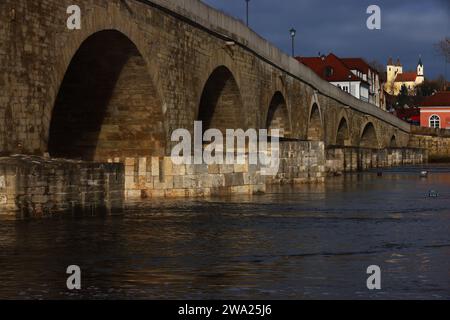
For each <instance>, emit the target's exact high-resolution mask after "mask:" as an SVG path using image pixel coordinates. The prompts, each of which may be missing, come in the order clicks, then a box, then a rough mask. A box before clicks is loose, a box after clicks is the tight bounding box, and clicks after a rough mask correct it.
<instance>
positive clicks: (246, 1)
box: [245, 0, 250, 27]
mask: <svg viewBox="0 0 450 320" xmlns="http://www.w3.org/2000/svg"><path fill="white" fill-rule="evenodd" d="M249 2H250V0H245V3H246V6H247V11H246V12H247V27H248V3H249Z"/></svg>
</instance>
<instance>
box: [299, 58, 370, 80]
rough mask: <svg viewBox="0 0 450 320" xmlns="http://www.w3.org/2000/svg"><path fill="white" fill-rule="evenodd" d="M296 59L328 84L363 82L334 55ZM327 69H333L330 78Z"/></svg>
mask: <svg viewBox="0 0 450 320" xmlns="http://www.w3.org/2000/svg"><path fill="white" fill-rule="evenodd" d="M296 59H297V60H298V61H299V62H301V63H303V64H304V65H306V66H307V67H309V68H311V69H312V70H313V71H314V72H315V73H316V74H317V75H318V76H319V77H321V78H322V79H324V80H326V81H328V82H336V81H362V80H361V79H360V78H359V77H357V76H356V75H354V74H353V73H352V72H351V71H350V69H349V68H348V67H347V66H346V65H345V64H344V62H342V61H341V59H339V58H338V57H337V56H335V55H334V54H332V53H330V54H329V55H328V56H326V57H297V58H296ZM327 67H331V68H332V69H333V72H332V74H331V75H330V76H327V74H326V68H327Z"/></svg>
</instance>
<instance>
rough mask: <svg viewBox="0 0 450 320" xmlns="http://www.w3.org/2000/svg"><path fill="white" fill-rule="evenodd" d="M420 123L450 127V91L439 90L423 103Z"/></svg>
mask: <svg viewBox="0 0 450 320" xmlns="http://www.w3.org/2000/svg"><path fill="white" fill-rule="evenodd" d="M420 125H421V126H422V127H430V128H442V129H450V91H441V92H437V93H435V94H434V95H432V96H430V97H427V98H426V99H425V100H424V101H423V102H422V103H421V105H420Z"/></svg>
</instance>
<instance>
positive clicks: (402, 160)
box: [326, 146, 428, 175]
mask: <svg viewBox="0 0 450 320" xmlns="http://www.w3.org/2000/svg"><path fill="white" fill-rule="evenodd" d="M326 159H327V165H326V166H327V174H328V175H336V174H342V173H345V172H356V171H364V170H368V169H373V168H389V167H395V166H402V165H417V164H423V163H427V162H428V153H427V151H426V150H425V149H420V148H386V149H374V148H363V147H336V146H331V147H328V148H327V149H326Z"/></svg>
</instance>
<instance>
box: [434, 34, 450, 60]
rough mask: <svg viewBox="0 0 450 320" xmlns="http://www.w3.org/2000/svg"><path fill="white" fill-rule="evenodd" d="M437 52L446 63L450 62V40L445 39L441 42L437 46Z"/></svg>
mask: <svg viewBox="0 0 450 320" xmlns="http://www.w3.org/2000/svg"><path fill="white" fill-rule="evenodd" d="M435 48H436V51H437V52H438V54H439V55H440V56H442V57H444V59H445V61H446V62H450V38H449V37H445V38H444V39H442V40H441V41H439V42H438V43H436V44H435Z"/></svg>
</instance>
